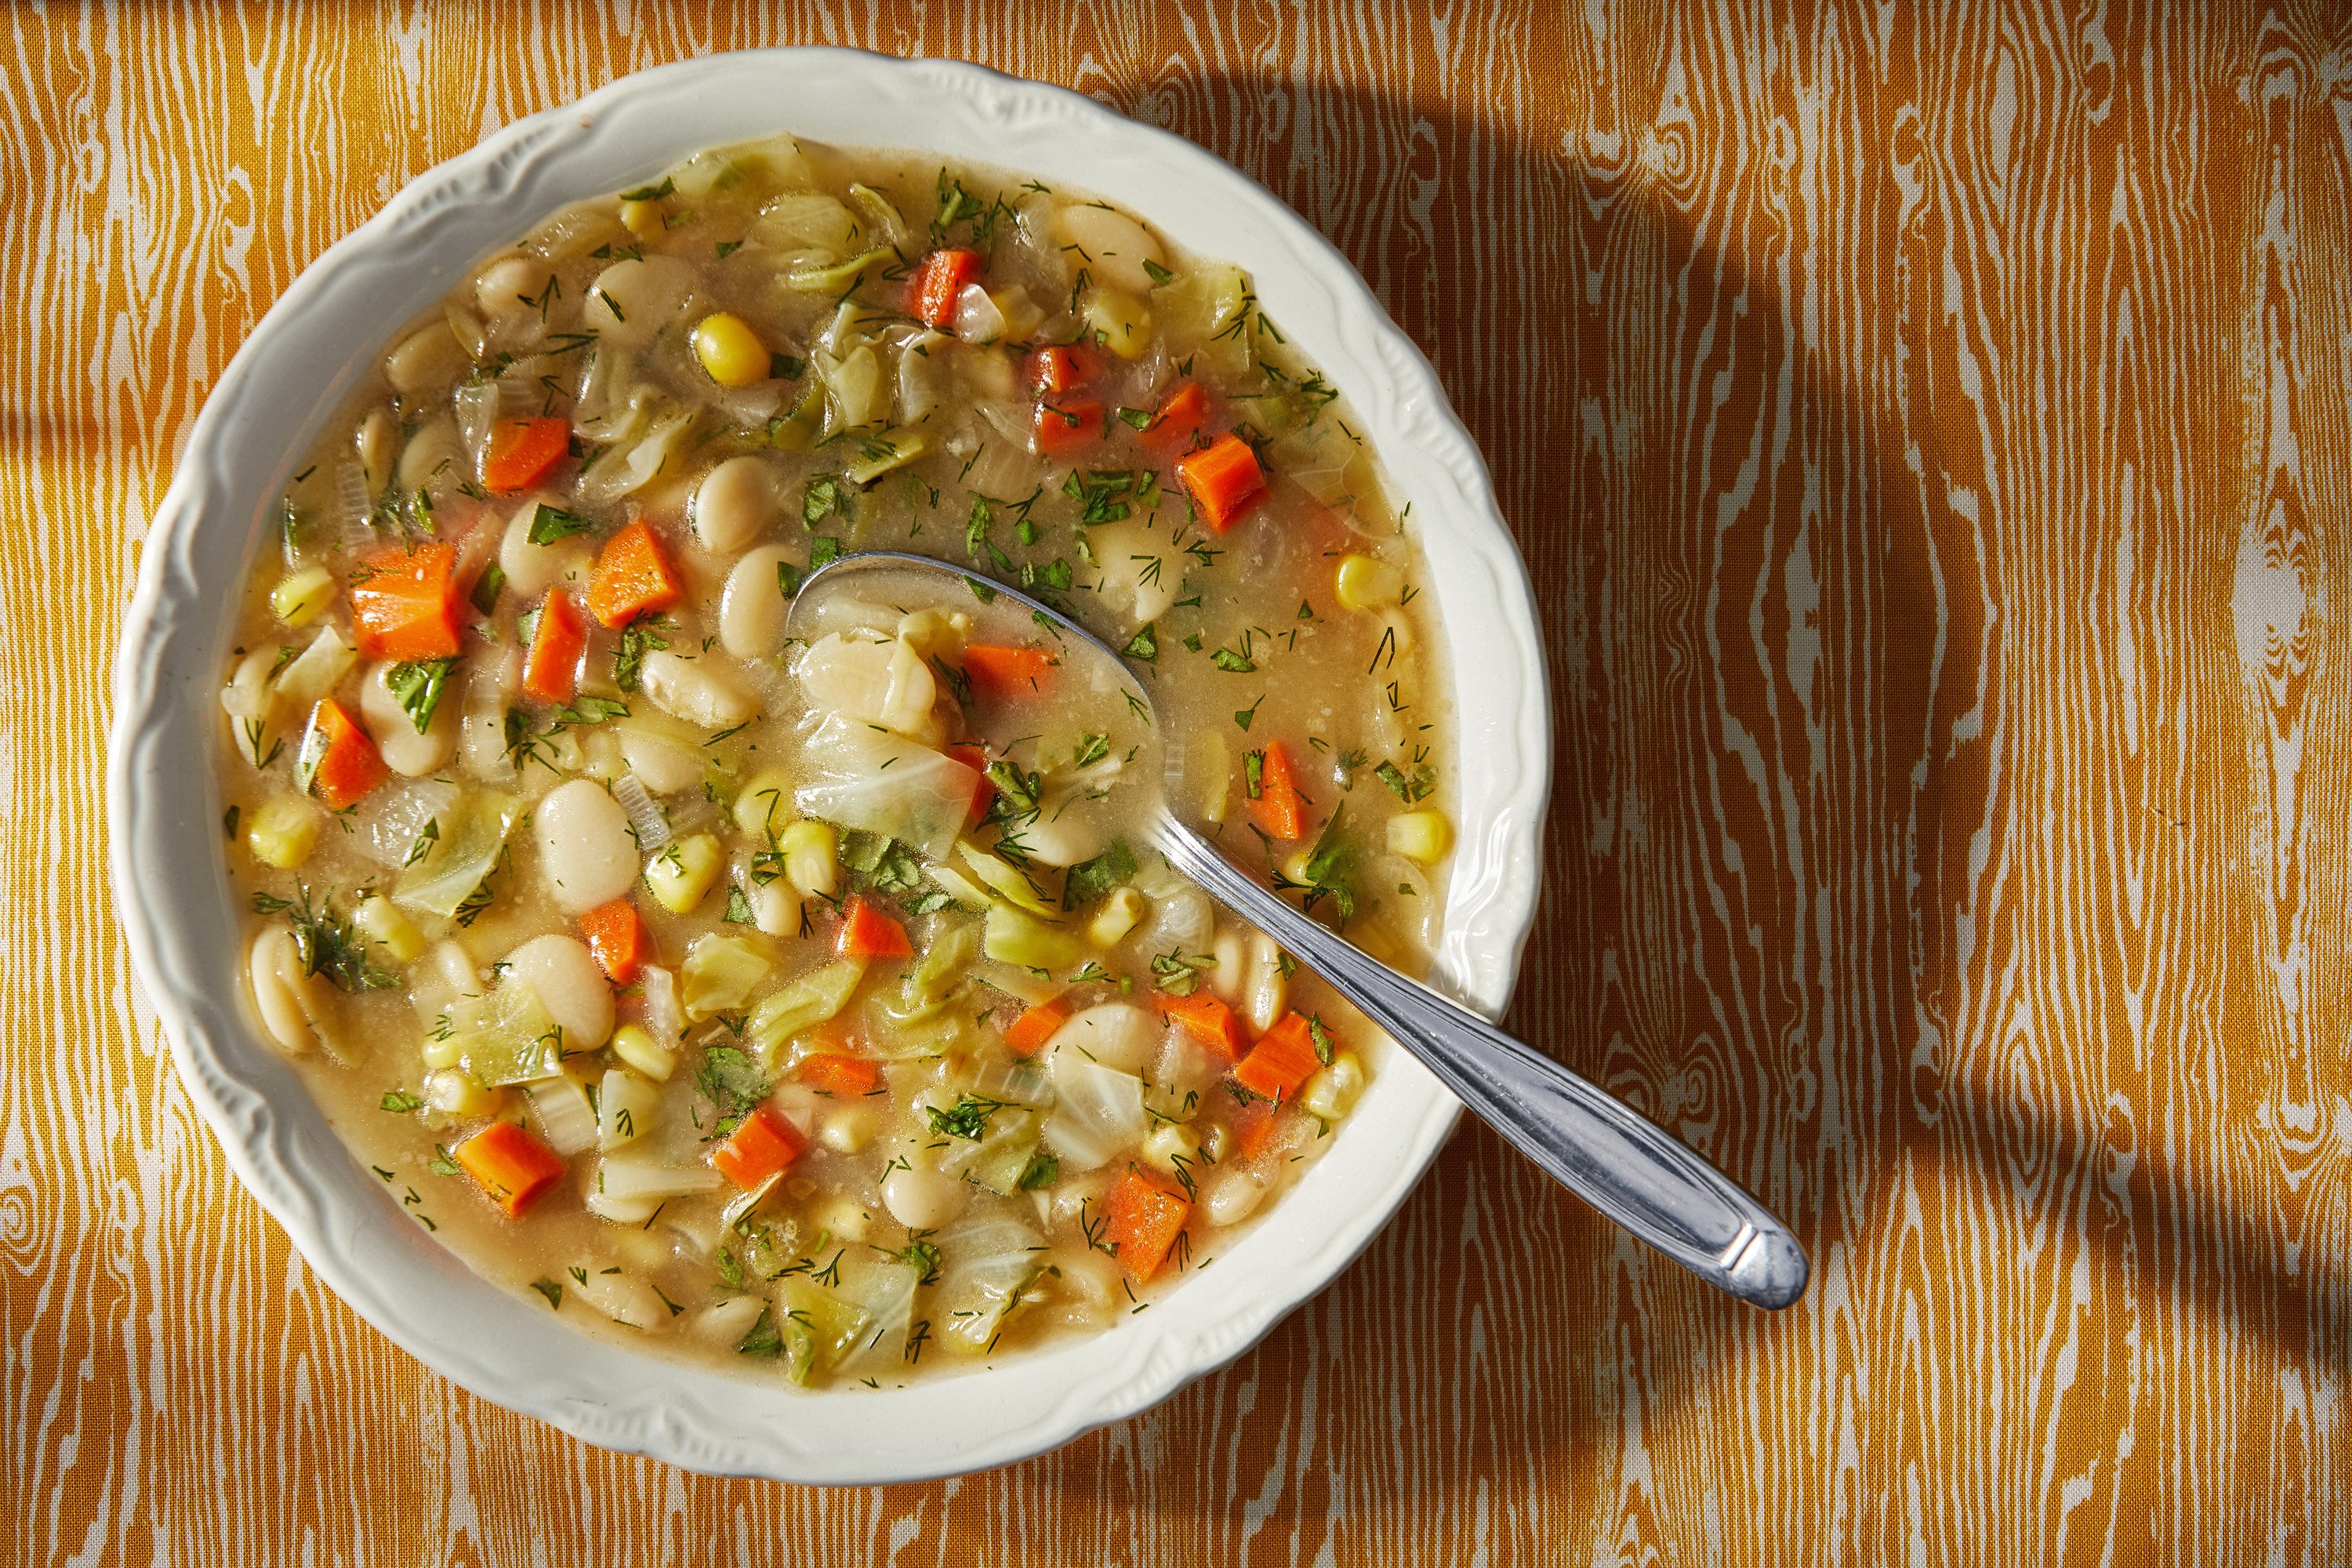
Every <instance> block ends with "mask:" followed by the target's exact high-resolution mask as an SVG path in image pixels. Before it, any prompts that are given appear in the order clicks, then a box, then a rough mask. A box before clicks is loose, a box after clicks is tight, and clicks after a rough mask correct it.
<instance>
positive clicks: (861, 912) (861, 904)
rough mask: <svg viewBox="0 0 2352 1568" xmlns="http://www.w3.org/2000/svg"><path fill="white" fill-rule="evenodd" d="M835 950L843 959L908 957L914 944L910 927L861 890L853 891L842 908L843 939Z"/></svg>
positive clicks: (913, 948)
mask: <svg viewBox="0 0 2352 1568" xmlns="http://www.w3.org/2000/svg"><path fill="white" fill-rule="evenodd" d="M835 951H836V952H837V953H838V955H839V956H841V957H843V958H908V957H911V956H912V955H913V953H914V951H915V944H914V943H913V942H908V940H907V928H906V927H904V926H902V925H900V924H899V923H898V921H894V920H892V919H891V918H890V917H889V916H888V915H886V914H884V913H883V912H882V911H881V910H877V909H876V908H875V907H874V906H873V904H871V903H870V902H868V901H867V900H866V896H865V895H864V894H862V893H859V894H853V895H851V897H850V900H849V902H848V903H847V904H845V905H844V906H843V907H842V910H841V938H840V941H839V942H838V943H837V944H836V948H835Z"/></svg>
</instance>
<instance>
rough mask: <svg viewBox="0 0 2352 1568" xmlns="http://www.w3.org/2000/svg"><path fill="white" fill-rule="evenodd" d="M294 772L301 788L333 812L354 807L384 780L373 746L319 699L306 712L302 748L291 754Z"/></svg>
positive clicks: (336, 706)
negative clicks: (312, 794) (307, 716)
mask: <svg viewBox="0 0 2352 1568" xmlns="http://www.w3.org/2000/svg"><path fill="white" fill-rule="evenodd" d="M294 770H295V773H296V776H297V777H298V778H299V779H300V781H301V783H302V787H303V788H305V789H308V790H311V791H313V792H315V793H316V794H317V795H318V796H319V798H320V800H323V801H325V802H326V803H327V804H328V805H331V806H332V807H333V808H334V809H335V810H337V811H341V810H342V809H343V808H344V807H345V806H348V805H354V804H356V803H357V802H358V801H359V800H360V799H361V798H362V797H363V796H364V795H366V794H367V792H368V791H370V790H372V789H373V788H375V786H376V785H378V784H382V783H383V776H384V766H383V757H382V755H380V754H379V753H378V752H377V751H376V749H375V742H373V741H371V740H369V739H368V733H367V731H365V730H362V729H361V728H360V727H359V726H358V725H357V724H355V723H353V722H352V716H351V715H350V714H348V713H346V712H344V711H343V709H342V705H341V703H339V702H337V701H336V700H334V699H333V698H331V697H321V698H320V699H319V705H318V706H317V707H315V708H313V709H311V710H310V728H309V729H307V730H305V731H302V744H301V745H300V746H299V747H298V748H297V749H296V751H295V752H294Z"/></svg>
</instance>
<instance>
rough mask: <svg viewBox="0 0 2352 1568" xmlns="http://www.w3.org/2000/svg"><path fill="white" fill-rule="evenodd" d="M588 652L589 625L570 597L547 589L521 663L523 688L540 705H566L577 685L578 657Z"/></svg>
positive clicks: (556, 590) (558, 591)
mask: <svg viewBox="0 0 2352 1568" xmlns="http://www.w3.org/2000/svg"><path fill="white" fill-rule="evenodd" d="M587 651H588V622H587V620H586V618H585V617H583V616H582V615H581V614H580V606H579V605H575V604H573V603H572V595H569V594H567V593H565V592H564V591H563V590H562V589H561V588H550V589H549V590H548V591H547V599H546V602H545V603H543V604H541V605H540V606H539V626H538V629H537V630H535V631H533V632H532V633H531V634H530V655H529V656H528V657H526V658H524V659H523V661H522V689H524V690H525V691H527V692H529V693H530V695H532V696H533V697H536V698H538V699H539V700H541V702H569V701H571V700H572V693H573V692H574V691H576V690H578V689H579V686H580V656H581V655H582V654H583V653H586V652H587Z"/></svg>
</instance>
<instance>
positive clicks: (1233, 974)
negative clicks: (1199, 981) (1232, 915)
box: [1209, 926, 1249, 1007]
mask: <svg viewBox="0 0 2352 1568" xmlns="http://www.w3.org/2000/svg"><path fill="white" fill-rule="evenodd" d="M1211 952H1212V955H1213V957H1214V958H1215V959H1216V961H1217V965H1216V967H1215V968H1213V969H1212V970H1210V971H1209V988H1210V989H1211V990H1213V991H1214V992H1215V993H1216V994H1217V999H1218V1000H1219V1001H1221V1002H1223V1003H1224V1004H1225V1005H1227V1006H1229V1007H1230V1006H1232V1005H1234V1004H1236V1003H1238V1002H1240V1001H1241V999H1242V992H1243V990H1244V987H1246V986H1247V984H1249V950H1248V948H1247V947H1245V946H1244V944H1243V942H1242V933H1241V932H1239V931H1235V930H1234V929H1233V928H1232V927H1231V926H1227V927H1225V928H1224V929H1223V930H1222V931H1218V932H1217V945H1216V946H1215V947H1214V948H1213V949H1212V950H1211Z"/></svg>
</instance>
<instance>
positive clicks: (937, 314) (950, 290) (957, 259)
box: [915, 250, 980, 328]
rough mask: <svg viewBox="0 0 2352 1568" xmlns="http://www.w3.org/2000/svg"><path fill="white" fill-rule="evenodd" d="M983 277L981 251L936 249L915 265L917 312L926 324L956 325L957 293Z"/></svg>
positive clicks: (933, 325)
mask: <svg viewBox="0 0 2352 1568" xmlns="http://www.w3.org/2000/svg"><path fill="white" fill-rule="evenodd" d="M978 281H980V252H978V251H976V250H934V251H932V252H931V253H930V254H929V256H926V257H924V258H923V261H922V265H921V266H919V267H918V268H915V314H916V315H918V316H919V317H921V318H922V320H923V322H924V324H925V325H926V326H932V327H940V328H948V327H952V326H954V325H955V319H956V297H957V296H958V295H960V294H961V293H962V292H963V291H964V288H965V286H966V285H968V284H971V283H977V282H978Z"/></svg>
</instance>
